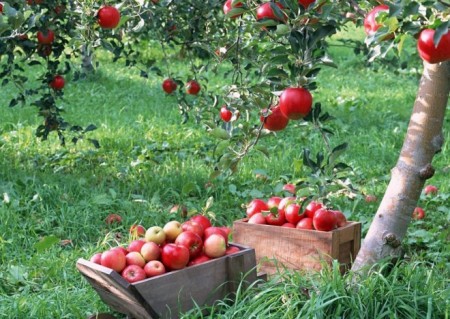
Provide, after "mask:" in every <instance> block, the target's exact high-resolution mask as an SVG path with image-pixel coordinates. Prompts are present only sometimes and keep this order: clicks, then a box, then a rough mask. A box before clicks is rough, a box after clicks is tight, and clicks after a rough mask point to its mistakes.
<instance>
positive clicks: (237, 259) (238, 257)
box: [227, 245, 257, 292]
mask: <svg viewBox="0 0 450 319" xmlns="http://www.w3.org/2000/svg"><path fill="white" fill-rule="evenodd" d="M235 246H237V245H235ZM240 248H241V249H242V247H240ZM227 263H228V264H227V267H228V270H227V277H228V291H229V292H235V291H236V290H237V289H238V286H239V285H240V284H241V281H242V279H243V280H244V281H243V284H244V287H248V286H249V285H250V284H251V283H252V282H254V281H256V280H257V273H256V254H255V250H254V249H248V248H247V249H246V251H245V252H241V253H238V254H232V255H229V256H228V259H227Z"/></svg>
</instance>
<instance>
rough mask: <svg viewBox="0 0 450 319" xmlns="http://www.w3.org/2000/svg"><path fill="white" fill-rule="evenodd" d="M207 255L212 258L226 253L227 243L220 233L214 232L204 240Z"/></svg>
mask: <svg viewBox="0 0 450 319" xmlns="http://www.w3.org/2000/svg"><path fill="white" fill-rule="evenodd" d="M203 247H204V252H205V255H206V256H208V257H210V258H218V257H222V256H224V255H225V252H226V250H227V245H226V242H225V238H223V236H221V235H219V234H212V235H211V236H209V237H208V238H206V239H205V241H204V242H203Z"/></svg>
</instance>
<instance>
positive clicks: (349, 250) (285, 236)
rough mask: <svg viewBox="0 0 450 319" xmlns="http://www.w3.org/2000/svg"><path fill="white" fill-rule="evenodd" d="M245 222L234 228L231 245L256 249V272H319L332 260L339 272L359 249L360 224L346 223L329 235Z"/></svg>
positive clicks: (245, 219) (346, 266)
mask: <svg viewBox="0 0 450 319" xmlns="http://www.w3.org/2000/svg"><path fill="white" fill-rule="evenodd" d="M247 221H248V218H244V219H240V220H237V221H235V222H234V224H233V242H235V243H239V244H243V245H247V246H250V247H253V248H255V252H256V261H257V263H258V271H262V272H265V273H266V274H268V275H272V274H274V273H276V272H277V271H278V270H279V271H282V270H283V269H285V268H286V269H292V270H320V269H321V268H322V265H323V263H324V262H326V263H331V261H332V260H333V259H335V260H338V261H339V263H340V264H341V272H344V271H345V270H346V269H348V267H350V265H351V262H352V260H353V259H354V258H355V257H356V254H357V253H358V251H359V248H360V245H361V223H359V222H349V223H348V224H347V225H346V226H344V227H341V228H338V229H335V230H333V231H330V232H324V231H317V230H303V229H296V228H286V227H280V226H271V225H258V224H249V223H248V222H247Z"/></svg>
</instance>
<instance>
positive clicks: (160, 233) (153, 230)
mask: <svg viewBox="0 0 450 319" xmlns="http://www.w3.org/2000/svg"><path fill="white" fill-rule="evenodd" d="M165 240H166V233H165V232H164V230H163V229H162V227H159V226H152V227H150V228H148V229H147V231H146V232H145V241H151V242H154V243H155V244H157V245H161V244H162V243H164V241H165Z"/></svg>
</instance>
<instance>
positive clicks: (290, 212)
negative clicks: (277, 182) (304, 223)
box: [284, 203, 305, 225]
mask: <svg viewBox="0 0 450 319" xmlns="http://www.w3.org/2000/svg"><path fill="white" fill-rule="evenodd" d="M300 210H301V206H300V205H299V204H296V203H294V204H290V205H288V206H286V207H285V209H284V216H285V218H286V220H287V221H288V222H289V223H291V224H294V225H297V223H298V222H299V221H300V220H301V219H302V218H304V217H305V214H304V213H302V212H301V211H300Z"/></svg>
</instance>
